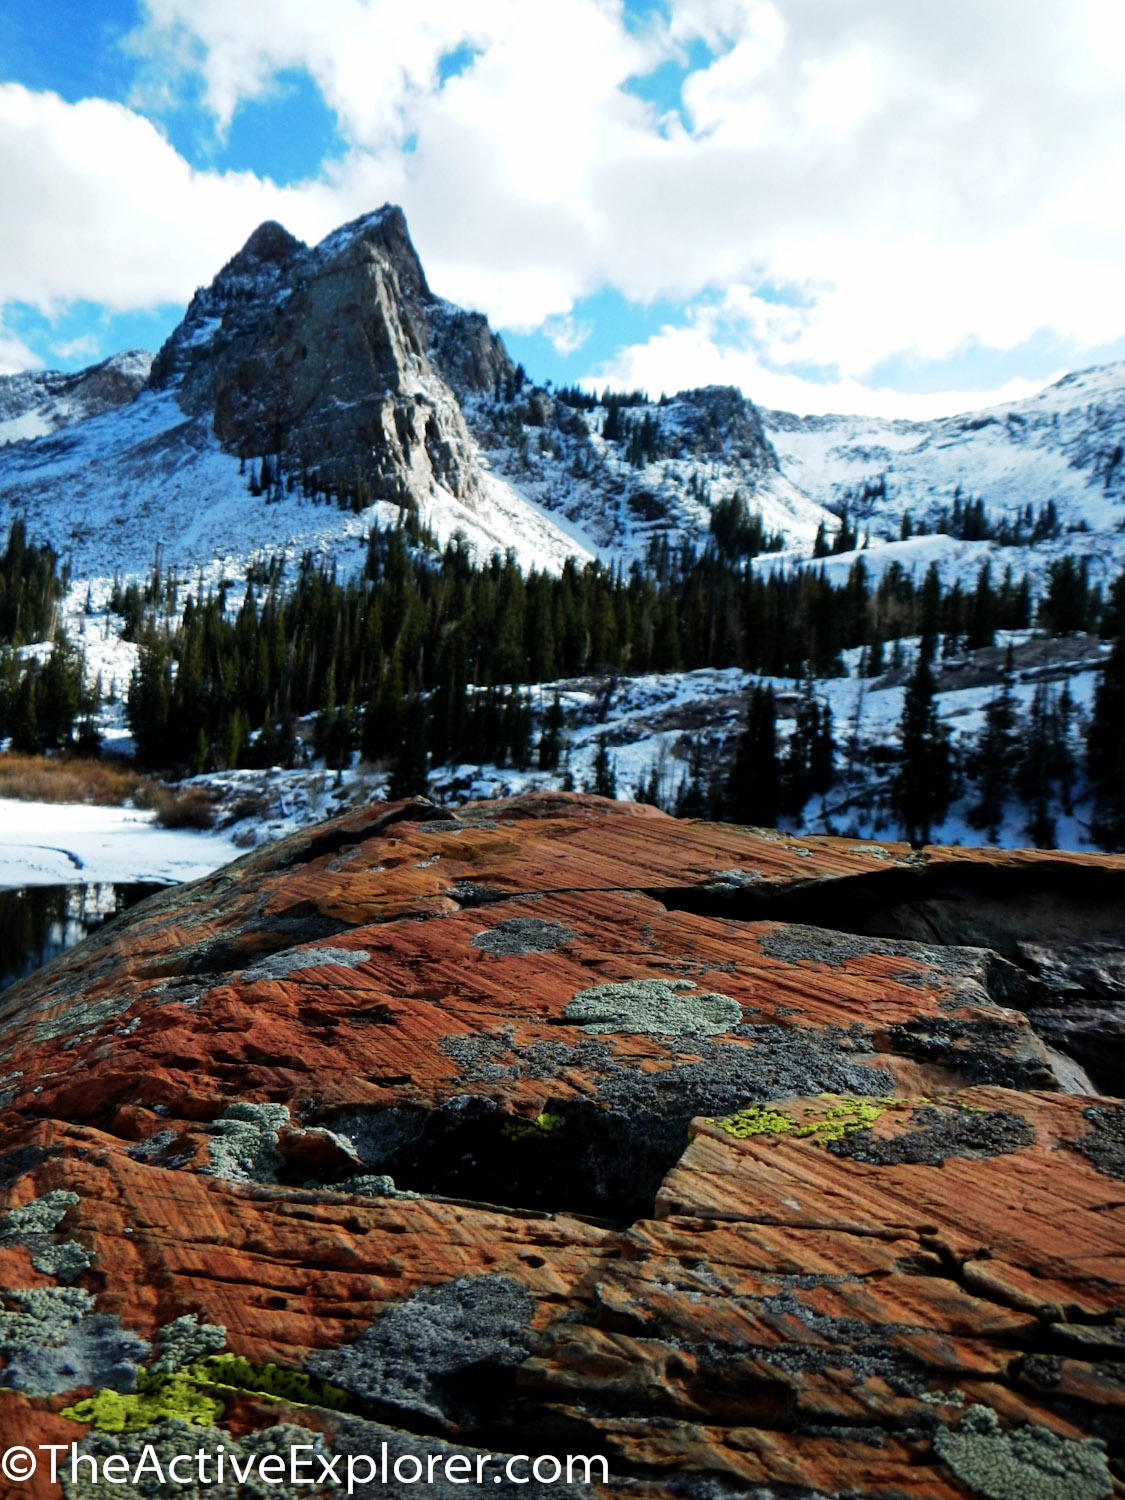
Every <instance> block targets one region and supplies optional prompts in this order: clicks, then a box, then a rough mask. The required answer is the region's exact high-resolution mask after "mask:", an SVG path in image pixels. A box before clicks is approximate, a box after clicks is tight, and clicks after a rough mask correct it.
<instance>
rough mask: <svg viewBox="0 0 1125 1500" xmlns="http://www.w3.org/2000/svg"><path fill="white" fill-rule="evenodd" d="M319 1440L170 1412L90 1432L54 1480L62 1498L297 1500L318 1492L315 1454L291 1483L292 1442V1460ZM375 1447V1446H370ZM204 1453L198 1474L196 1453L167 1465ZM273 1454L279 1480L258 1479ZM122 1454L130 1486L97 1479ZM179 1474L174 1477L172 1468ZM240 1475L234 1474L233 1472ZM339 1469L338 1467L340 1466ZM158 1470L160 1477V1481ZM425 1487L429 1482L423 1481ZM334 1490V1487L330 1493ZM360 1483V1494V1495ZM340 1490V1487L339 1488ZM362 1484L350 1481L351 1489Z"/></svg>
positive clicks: (303, 1431)
mask: <svg viewBox="0 0 1125 1500" xmlns="http://www.w3.org/2000/svg"><path fill="white" fill-rule="evenodd" d="M324 1446H325V1443H324V1439H323V1438H322V1437H321V1435H320V1434H319V1433H316V1432H310V1431H309V1429H308V1428H307V1427H296V1426H294V1425H293V1424H292V1423H285V1424H283V1425H279V1426H276V1427H267V1428H264V1429H263V1430H261V1431H259V1432H249V1433H247V1434H246V1435H245V1436H244V1437H241V1438H233V1437H232V1436H231V1435H230V1433H229V1432H227V1431H225V1430H224V1429H222V1428H218V1427H196V1426H191V1427H189V1426H187V1424H186V1423H184V1422H182V1421H180V1420H178V1419H176V1418H174V1417H172V1418H166V1419H165V1420H164V1421H161V1422H157V1423H154V1424H153V1425H152V1426H151V1427H146V1428H144V1429H143V1430H141V1431H139V1432H121V1433H109V1432H91V1433H90V1434H89V1435H88V1436H87V1437H85V1438H83V1440H82V1442H81V1443H80V1444H79V1445H78V1462H77V1463H76V1464H74V1465H73V1466H72V1465H71V1462H70V1458H69V1455H67V1456H66V1457H65V1458H64V1460H63V1461H62V1462H61V1463H60V1464H59V1470H58V1472H59V1480H60V1483H61V1485H62V1493H63V1495H64V1496H65V1497H66V1500H110V1497H112V1496H115V1495H119V1496H137V1495H144V1496H150V1497H160V1500H163V1497H166V1496H167V1497H169V1500H171V1497H173V1496H175V1497H176V1500H267V1497H272V1500H299V1497H304V1500H307V1497H309V1496H312V1495H320V1494H323V1493H325V1492H324V1491H322V1490H320V1489H319V1488H317V1489H314V1488H313V1486H312V1484H311V1482H310V1479H311V1478H312V1477H315V1476H316V1474H317V1470H318V1467H319V1465H318V1464H317V1462H316V1460H315V1458H313V1459H312V1462H311V1463H307V1465H306V1467H305V1468H303V1469H301V1468H298V1470H297V1475H298V1478H299V1479H300V1478H302V1477H303V1478H304V1482H303V1483H300V1482H298V1483H297V1484H291V1483H290V1482H289V1479H290V1477H291V1476H290V1468H289V1457H290V1453H291V1451H292V1450H293V1449H294V1448H299V1450H300V1451H299V1452H298V1453H297V1458H298V1460H305V1461H307V1460H309V1458H310V1456H311V1455H312V1454H313V1453H316V1452H320V1451H322V1450H323V1448H324ZM220 1451H221V1452H222V1453H223V1454H224V1455H225V1456H224V1460H223V1477H222V1479H221V1480H220V1479H219V1468H218V1459H217V1457H216V1455H217V1454H218V1453H219V1452H220ZM375 1451H376V1452H378V1448H376V1450H375ZM199 1452H202V1453H204V1454H205V1455H207V1457H206V1458H205V1461H204V1466H203V1471H202V1473H203V1478H202V1479H201V1478H200V1468H199V1463H198V1460H197V1458H196V1457H194V1456H193V1457H192V1458H191V1459H190V1462H188V1463H183V1462H182V1461H181V1463H180V1465H179V1468H178V1469H176V1470H172V1469H171V1466H172V1464H173V1462H174V1460H175V1459H176V1457H177V1455H180V1454H189V1455H195V1454H197V1453H199ZM277 1454H280V1455H281V1456H282V1458H283V1465H282V1473H283V1475H284V1477H283V1478H281V1479H276V1480H275V1479H274V1478H273V1477H271V1478H270V1479H269V1480H268V1481H263V1480H262V1479H261V1478H260V1477H259V1473H258V1460H259V1459H262V1458H266V1457H272V1456H273V1455H277ZM87 1455H88V1456H89V1457H91V1458H93V1459H94V1461H95V1463H96V1465H97V1474H98V1478H97V1480H96V1481H95V1480H94V1478H93V1476H92V1474H91V1466H90V1464H89V1463H84V1462H83V1461H82V1460H83V1458H85V1457H86V1456H87ZM120 1458H124V1459H125V1466H124V1471H125V1473H126V1474H127V1475H133V1474H136V1475H137V1476H138V1477H137V1483H136V1485H135V1486H134V1485H132V1484H130V1483H129V1482H128V1481H126V1482H125V1483H124V1484H123V1483H121V1482H120V1480H117V1481H116V1482H115V1481H113V1480H107V1479H106V1478H105V1477H104V1474H105V1463H106V1460H107V1459H109V1460H113V1459H120ZM121 1471H122V1466H121V1464H120V1462H118V1463H116V1464H111V1467H110V1472H111V1473H114V1474H120V1473H121ZM173 1472H174V1473H175V1474H176V1475H177V1476H178V1477H177V1478H176V1479H173V1478H172V1477H171V1474H172V1473H173ZM239 1472H241V1473H242V1474H243V1475H244V1476H246V1477H245V1478H244V1479H243V1480H239V1479H238V1478H237V1477H236V1474H237V1473H239ZM341 1473H343V1470H342V1469H341ZM160 1476H164V1478H163V1481H162V1480H161V1478H160ZM426 1489H427V1493H429V1487H428V1486H427V1487H426ZM333 1492H335V1491H333ZM366 1492H367V1491H366V1487H364V1490H363V1491H362V1493H366ZM338 1493H340V1494H344V1493H345V1491H344V1490H340V1491H338ZM360 1493H361V1490H360V1489H359V1488H358V1487H357V1489H356V1494H357V1495H358V1494H360Z"/></svg>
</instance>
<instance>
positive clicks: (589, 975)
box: [0, 795, 1125, 1500]
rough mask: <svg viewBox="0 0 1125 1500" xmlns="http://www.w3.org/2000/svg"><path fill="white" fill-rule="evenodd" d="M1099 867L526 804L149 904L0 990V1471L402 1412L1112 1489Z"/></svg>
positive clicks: (1112, 1145)
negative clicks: (12, 1459)
mask: <svg viewBox="0 0 1125 1500" xmlns="http://www.w3.org/2000/svg"><path fill="white" fill-rule="evenodd" d="M1123 891H1125V861H1122V860H1120V859H1114V858H1112V857H1109V856H1097V857H1094V856H1090V857H1083V856H1066V855H1043V854H1032V853H1023V852H1015V853H1004V854H999V853H994V852H992V851H977V850H958V849H944V850H937V849H935V850H927V851H924V852H923V853H921V854H919V853H917V852H914V851H911V850H910V849H909V848H907V847H906V846H904V845H883V846H880V845H873V844H860V843H856V842H854V841H850V840H834V839H824V838H814V839H795V838H788V837H786V836H783V835H779V834H775V833H772V832H768V831H765V832H763V831H755V830H747V829H741V828H734V827H727V826H721V825H707V824H696V823H684V822H676V821H674V820H672V819H669V818H666V817H664V816H663V815H661V814H658V813H656V812H654V811H652V810H650V809H645V808H640V807H635V806H630V805H622V804H617V803H609V802H604V801H601V800H599V799H595V798H582V797H564V796H554V795H552V796H537V797H528V798H524V799H519V800H515V801H510V802H506V803H493V804H487V805H480V806H476V807H470V808H466V809H463V810H461V811H460V812H458V813H456V814H453V813H451V812H449V811H447V810H444V809H441V808H436V807H433V806H431V805H430V804H429V803H426V802H422V801H419V802H414V803H406V804H401V805H396V806H391V807H386V806H381V807H375V808H371V809H367V810H366V811H365V812H363V813H361V814H353V815H350V816H348V817H346V818H343V819H338V820H336V821H334V822H332V823H329V824H325V825H322V826H321V827H320V828H318V829H316V830H313V831H312V832H306V833H303V834H301V835H297V836H294V837H293V838H290V839H288V840H286V841H284V842H283V843H281V844H278V845H276V846H274V847H272V848H269V849H266V850H261V851H256V852H255V853H253V854H251V855H248V856H246V857H245V858H244V859H242V860H240V861H238V862H237V863H236V864H235V865H232V866H229V867H228V868H227V869H225V870H222V871H220V872H218V873H217V874H215V875H213V876H211V877H209V878H208V879H206V880H203V881H199V882H196V883H195V884H194V885H191V886H185V887H180V888H178V889H175V890H170V891H168V892H165V893H162V894H161V895H159V896H157V897H154V898H152V899H151V900H149V901H148V902H146V903H144V904H143V905H141V906H140V907H137V908H135V909H134V910H133V911H132V912H130V913H129V914H128V915H127V916H126V917H125V918H123V919H121V920H120V921H119V922H117V923H115V924H113V925H112V926H111V927H109V928H107V929H103V930H102V931H100V932H99V933H97V934H95V936H94V937H93V938H91V939H90V940H88V941H87V942H86V943H84V944H82V945H81V946H80V947H78V948H76V949H72V950H70V951H69V952H68V953H65V954H63V955H62V956H61V957H60V958H58V959H56V960H55V961H53V962H52V963H51V964H50V965H48V966H47V967H46V968H45V969H43V970H41V971H40V972H39V973H38V974H36V975H34V976H32V978H30V979H29V980H27V981H25V982H24V983H22V984H21V985H19V986H16V987H15V988H13V989H12V990H10V991H8V992H7V993H6V994H5V995H4V996H3V998H2V999H0V1289H2V1290H0V1358H2V1360H3V1365H2V1367H0V1435H2V1437H3V1440H4V1442H3V1445H0V1446H7V1447H11V1446H13V1445H18V1446H22V1447H27V1448H29V1449H30V1450H31V1451H32V1453H33V1454H35V1455H37V1460H38V1463H37V1470H36V1473H35V1474H34V1476H32V1477H30V1478H29V1479H22V1478H20V1477H18V1476H17V1477H15V1478H13V1479H12V1480H11V1481H10V1493H11V1494H12V1495H21V1496H30V1495H37V1496H38V1495H42V1496H47V1495H57V1494H59V1493H60V1491H61V1492H63V1493H66V1494H67V1495H69V1496H73V1497H75V1500H77V1497H79V1496H86V1495H94V1494H98V1495H100V1494H105V1495H109V1494H121V1493H123V1491H122V1488H121V1486H120V1485H115V1484H113V1483H110V1482H107V1480H106V1479H105V1477H104V1475H103V1474H102V1471H101V1470H99V1471H98V1472H99V1479H98V1482H97V1483H94V1481H93V1479H92V1478H91V1474H92V1468H91V1466H90V1465H89V1464H87V1465H86V1466H85V1467H84V1468H82V1467H81V1466H80V1473H79V1477H78V1478H77V1479H74V1478H72V1477H70V1475H69V1471H66V1468H65V1465H64V1466H63V1469H62V1470H60V1474H59V1480H58V1481H57V1482H53V1481H52V1480H51V1477H50V1471H49V1458H50V1455H49V1453H48V1452H47V1450H46V1449H44V1450H43V1451H42V1452H40V1450H39V1449H38V1445H39V1444H44V1445H46V1444H64V1445H66V1444H70V1443H72V1442H74V1443H78V1444H79V1445H80V1447H79V1450H78V1451H79V1452H80V1454H81V1455H83V1456H85V1457H86V1458H87V1459H93V1460H96V1461H97V1462H98V1463H99V1464H101V1463H104V1461H105V1459H106V1457H107V1456H108V1455H109V1454H111V1453H119V1454H123V1455H125V1457H124V1458H123V1459H121V1460H120V1462H121V1463H124V1464H126V1466H128V1464H130V1463H134V1462H135V1461H136V1459H137V1455H139V1454H141V1453H143V1452H144V1449H145V1445H146V1444H149V1445H150V1451H151V1452H152V1453H153V1454H154V1455H156V1456H158V1457H159V1456H160V1455H165V1456H166V1455H168V1454H171V1453H176V1452H181V1451H182V1452H184V1453H195V1452H196V1450H197V1449H199V1448H200V1447H201V1446H202V1447H203V1448H205V1449H206V1448H208V1446H209V1445H210V1447H211V1448H216V1447H217V1446H219V1445H221V1444H223V1443H225V1444H226V1445H227V1447H228V1449H229V1450H230V1452H231V1453H233V1454H235V1455H236V1456H238V1457H239V1462H240V1463H245V1462H250V1460H251V1459H252V1458H253V1456H254V1455H255V1454H257V1455H258V1456H261V1455H262V1454H264V1453H269V1452H273V1451H276V1452H279V1453H280V1452H282V1451H285V1452H288V1445H291V1444H292V1443H293V1442H311V1443H313V1444H314V1445H316V1446H317V1451H318V1453H319V1452H323V1453H324V1454H325V1456H326V1460H328V1459H331V1458H333V1457H335V1458H336V1459H338V1460H339V1463H340V1465H341V1470H340V1472H341V1473H343V1472H344V1470H345V1469H346V1461H347V1458H348V1456H349V1455H351V1457H352V1460H353V1464H354V1470H353V1478H357V1479H358V1478H359V1477H362V1475H363V1474H364V1473H365V1472H366V1471H365V1470H364V1468H363V1464H362V1462H361V1461H360V1459H359V1458H358V1457H357V1455H361V1454H366V1453H368V1452H377V1451H378V1448H379V1444H381V1443H382V1442H384V1441H385V1442H387V1443H388V1445H389V1450H390V1451H391V1453H392V1455H393V1454H394V1453H400V1454H405V1453H417V1454H421V1455H423V1457H425V1455H427V1454H437V1455H439V1458H438V1459H435V1462H437V1463H439V1472H438V1479H439V1480H441V1475H442V1473H443V1472H444V1471H443V1470H442V1469H441V1468H440V1464H441V1463H443V1462H444V1461H445V1459H447V1458H450V1457H456V1456H458V1455H462V1456H467V1457H468V1459H469V1460H470V1461H471V1466H472V1468H473V1473H474V1474H476V1467H475V1466H476V1464H477V1460H478V1458H479V1457H480V1456H481V1454H482V1453H483V1452H486V1451H487V1452H488V1453H490V1454H492V1455H498V1456H499V1457H497V1458H494V1459H491V1460H489V1461H488V1462H485V1461H484V1460H483V1459H481V1462H482V1464H484V1467H483V1468H482V1469H481V1471H480V1478H481V1482H482V1483H485V1484H487V1485H489V1486H491V1485H492V1483H493V1477H494V1475H495V1477H496V1478H498V1479H499V1483H497V1484H496V1485H495V1489H496V1490H497V1491H499V1492H503V1491H504V1490H506V1489H508V1488H510V1487H514V1488H515V1489H516V1490H517V1491H519V1492H520V1493H526V1494H531V1493H537V1486H536V1484H535V1483H534V1482H533V1483H532V1484H531V1485H530V1486H523V1485H519V1484H516V1483H514V1480H515V1478H517V1477H518V1471H517V1473H516V1474H513V1476H512V1477H511V1478H509V1477H507V1476H506V1475H505V1472H504V1469H503V1462H504V1460H503V1455H505V1454H512V1453H526V1454H530V1455H532V1456H534V1455H544V1456H546V1455H556V1456H558V1457H559V1458H560V1460H561V1461H562V1462H563V1464H564V1465H565V1463H566V1460H567V1457H568V1455H587V1456H598V1457H600V1458H604V1460H605V1463H606V1466H607V1473H608V1479H607V1480H606V1481H605V1482H602V1481H601V1480H600V1479H599V1478H598V1471H597V1469H596V1467H595V1474H594V1480H593V1482H592V1488H593V1489H594V1490H596V1491H598V1492H601V1491H603V1490H605V1491H607V1492H608V1491H609V1490H616V1489H620V1488H622V1487H624V1488H625V1489H627V1490H628V1492H630V1493H641V1494H646V1495H653V1496H664V1495H668V1496H671V1495H682V1496H693V1497H694V1496H712V1495H714V1496H726V1495H728V1494H734V1493H746V1492H750V1493H757V1494H759V1495H761V1496H762V1497H767V1496H777V1495H786V1496H806V1497H808V1496H830V1495H838V1494H846V1495H849V1496H852V1495H854V1496H871V1497H876V1496H878V1497H880V1500H891V1497H895V1496H899V1497H904V1496H910V1497H917V1500H945V1497H950V1500H952V1497H958V1496H983V1497H986V1500H1023V1497H1025V1496H1026V1497H1029V1500H1037V1497H1039V1496H1043V1497H1051V1500H1054V1497H1056V1496H1057V1497H1058V1500H1095V1497H1099V1496H1106V1495H1110V1494H1113V1493H1122V1486H1121V1470H1120V1467H1119V1466H1120V1464H1121V1461H1122V1457H1123V1446H1122V1433H1125V1377H1123V1371H1125V1309H1123V1301H1125V1190H1123V1188H1122V1185H1121V1184H1122V1177H1123V1175H1125V1109H1123V1107H1122V1105H1121V1104H1120V1102H1118V1100H1117V1099H1116V1097H1114V1095H1116V1093H1117V1092H1118V1091H1119V1085H1118V1080H1119V1079H1120V1076H1121V1073H1120V1050H1119V1035H1120V1015H1119V1013H1118V1012H1117V1011H1115V1009H1114V1007H1115V1004H1117V1001H1116V999H1115V996H1116V994H1117V991H1116V990H1115V989H1114V985H1115V984H1116V983H1117V975H1118V973H1119V970H1120V965H1121V950H1122V945H1121V941H1120V932H1121V911H1122V892H1123ZM1115 1027H1117V1028H1119V1029H1118V1031H1115V1029H1114V1028H1115ZM1083 1064H1085V1065H1086V1069H1087V1070H1089V1071H1084V1067H1083ZM1090 1071H1092V1072H1093V1075H1094V1079H1095V1082H1096V1083H1097V1084H1100V1085H1101V1087H1102V1089H1103V1090H1106V1089H1107V1088H1108V1089H1112V1090H1113V1095H1108V1096H1098V1095H1097V1094H1096V1093H1095V1084H1094V1083H1091V1081H1090V1076H1089V1072H1090ZM231 1355H233V1356H239V1357H240V1359H238V1360H231V1359H230V1358H229V1356H231ZM216 1356H219V1357H218V1358H216ZM271 1365H272V1366H276V1367H277V1369H274V1370H272V1371H271V1369H270V1368H269V1366H271ZM278 1369H279V1370H280V1371H281V1373H280V1374H279V1373H278ZM185 1372H186V1373H185ZM99 1393H102V1394H99ZM106 1393H116V1394H106ZM83 1402H86V1404H85V1405H83V1404H82V1403H83ZM67 1413H69V1415H68V1414H67ZM83 1416H84V1417H85V1418H87V1419H90V1418H93V1419H94V1420H93V1421H91V1420H86V1421H81V1420H78V1418H80V1417H83ZM185 1416H186V1417H194V1418H195V1419H196V1421H197V1422H198V1423H201V1424H203V1425H196V1426H194V1427H186V1426H183V1425H180V1419H182V1418H184V1417H185ZM122 1421H127V1422H128V1424H129V1425H130V1427H131V1428H133V1429H135V1430H131V1431H125V1432H120V1433H114V1432H112V1431H103V1430H100V1429H105V1428H112V1427H113V1426H115V1425H119V1424H120V1423H121V1422H122ZM294 1434H296V1436H294ZM67 1461H68V1462H69V1458H68V1460H67ZM318 1461H319V1460H318ZM497 1465H499V1467H497ZM408 1467H409V1466H408ZM111 1470H112V1465H111ZM112 1472H117V1471H116V1470H112ZM314 1472H315V1471H314ZM462 1472H465V1471H462ZM551 1472H552V1470H551V1465H550V1463H549V1462H548V1461H546V1459H545V1467H543V1469H542V1475H543V1477H544V1479H546V1478H549V1476H550V1474H551ZM210 1477H211V1478H212V1479H214V1478H215V1476H214V1475H213V1474H212V1475H211V1476H210ZM224 1482H226V1481H224ZM474 1482H475V1480H474ZM130 1483H133V1481H132V1480H130ZM442 1483H444V1484H445V1486H446V1489H448V1490H449V1493H454V1492H459V1489H460V1486H459V1485H458V1484H457V1483H455V1482H454V1480H453V1479H452V1478H449V1477H447V1478H446V1479H444V1480H441V1483H439V1486H438V1487H439V1489H441V1484H442ZM3 1484H4V1480H2V1479H0V1495H3V1494H5V1493H8V1491H5V1490H4V1488H3ZM136 1485H137V1492H143V1491H144V1484H143V1483H142V1482H141V1481H140V1480H137V1481H136ZM389 1488H390V1492H392V1493H394V1492H396V1490H395V1486H394V1480H393V1475H392V1478H391V1484H390V1486H389ZM410 1488H411V1486H410V1485H409V1484H408V1483H400V1485H399V1491H400V1492H402V1493H406V1492H408V1491H409V1490H410ZM544 1488H554V1489H555V1491H556V1492H558V1491H559V1490H560V1489H562V1490H563V1491H564V1492H569V1493H581V1492H584V1491H585V1488H586V1487H585V1486H584V1485H583V1484H582V1483H581V1482H579V1481H578V1480H576V1481H574V1483H573V1484H572V1485H571V1487H570V1490H569V1491H568V1490H567V1487H566V1485H565V1484H564V1485H561V1486H559V1485H556V1486H553V1487H552V1486H547V1485H545V1486H544ZM387 1490H388V1486H387V1485H384V1484H383V1483H382V1481H381V1479H380V1478H379V1477H378V1476H375V1477H374V1478H373V1479H372V1481H371V1482H370V1483H367V1484H365V1485H359V1484H358V1483H357V1485H356V1487H355V1492H356V1493H361V1494H362V1493H368V1494H375V1493H376V1492H380V1491H381V1492H384V1493H386V1492H387ZM124 1492H132V1491H129V1490H128V1489H126V1491H124ZM155 1492H158V1493H168V1494H183V1493H187V1491H185V1490H184V1489H183V1488H182V1487H180V1486H177V1485H176V1484H175V1483H173V1482H172V1481H171V1480H168V1482H167V1484H166V1486H165V1489H163V1490H159V1489H158V1490H157V1491H155ZM202 1492H203V1491H202V1490H200V1493H202ZM261 1492H262V1493H267V1492H268V1493H293V1494H309V1493H313V1490H312V1489H310V1487H309V1486H307V1485H306V1486H301V1485H291V1484H289V1485H282V1486H281V1487H280V1488H278V1487H271V1486H269V1485H267V1486H266V1487H265V1488H263V1489H262V1490H261ZM325 1492H326V1493H331V1492H332V1490H331V1486H329V1487H328V1488H327V1489H326V1491H325ZM207 1493H209V1494H226V1493H230V1494H231V1495H234V1494H236V1493H238V1490H237V1486H235V1487H234V1488H230V1487H229V1484H228V1488H226V1489H224V1488H223V1487H222V1485H216V1484H211V1485H210V1486H209V1487H207ZM247 1493H249V1492H247ZM442 1493H445V1490H442Z"/></svg>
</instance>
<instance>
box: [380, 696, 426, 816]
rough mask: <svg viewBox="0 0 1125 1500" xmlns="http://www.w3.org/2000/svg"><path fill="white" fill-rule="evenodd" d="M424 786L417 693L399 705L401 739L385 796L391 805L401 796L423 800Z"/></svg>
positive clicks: (422, 716) (422, 710) (422, 708)
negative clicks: (401, 709)
mask: <svg viewBox="0 0 1125 1500" xmlns="http://www.w3.org/2000/svg"><path fill="white" fill-rule="evenodd" d="M428 784H429V757H428V756H427V754H426V705H425V704H424V703H423V702H422V699H421V697H420V696H419V695H418V694H417V693H411V694H410V695H409V697H408V698H407V700H406V702H405V704H404V705H403V712H402V739H401V742H400V745H399V752H398V756H397V758H396V760H395V768H394V771H393V772H392V773H391V780H390V785H389V787H388V789H387V796H388V797H389V798H390V799H391V800H392V801H393V802H397V801H398V800H399V799H400V798H402V797H424V796H425V795H426V790H427V787H428Z"/></svg>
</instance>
